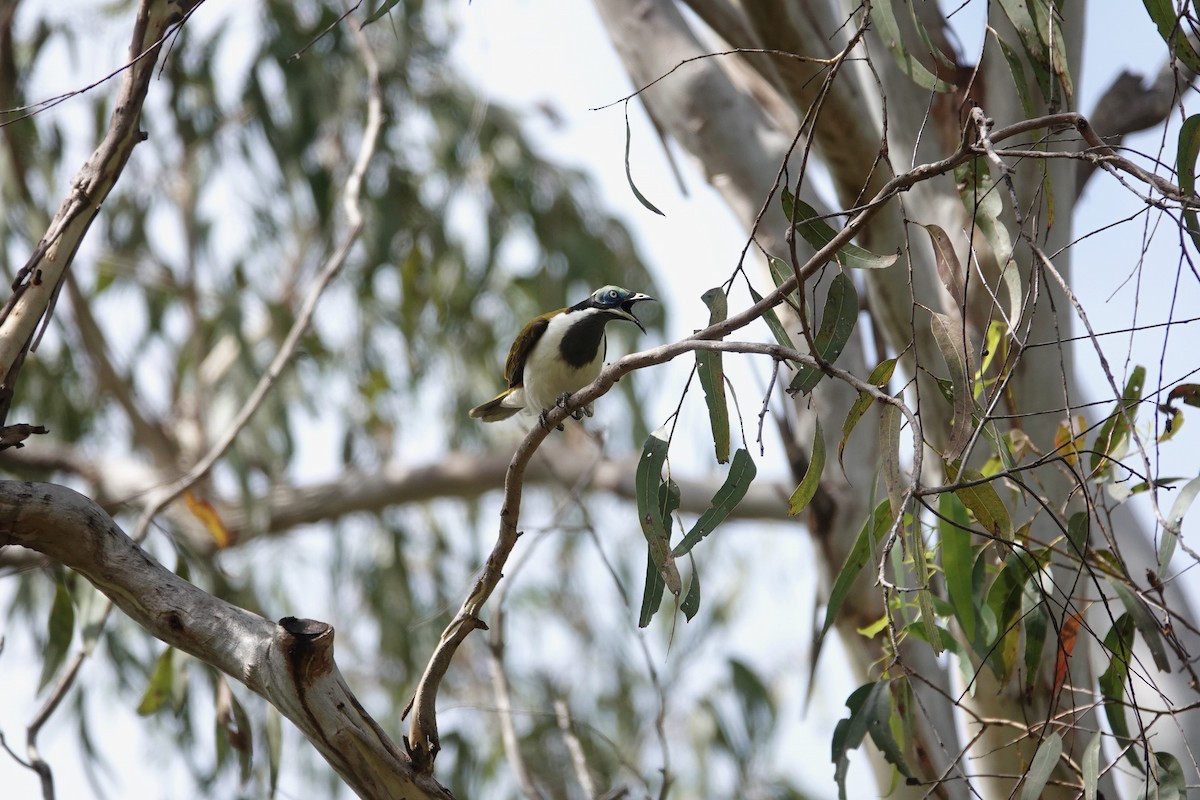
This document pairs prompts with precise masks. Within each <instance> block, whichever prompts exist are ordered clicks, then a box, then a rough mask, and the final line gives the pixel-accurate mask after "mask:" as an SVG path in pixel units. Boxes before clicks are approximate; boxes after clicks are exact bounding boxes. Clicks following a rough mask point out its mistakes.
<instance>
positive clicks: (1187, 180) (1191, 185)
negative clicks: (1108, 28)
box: [1146, 0, 1200, 250]
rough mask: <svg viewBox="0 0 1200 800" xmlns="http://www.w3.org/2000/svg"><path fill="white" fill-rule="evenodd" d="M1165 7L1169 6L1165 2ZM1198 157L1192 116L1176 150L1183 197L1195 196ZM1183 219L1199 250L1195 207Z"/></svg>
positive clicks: (1198, 119)
mask: <svg viewBox="0 0 1200 800" xmlns="http://www.w3.org/2000/svg"><path fill="white" fill-rule="evenodd" d="M1155 1H1157V2H1162V1H1163V0H1146V5H1147V6H1149V5H1150V3H1151V2H1155ZM1167 5H1170V3H1169V2H1167ZM1179 38H1180V39H1181V40H1182V41H1183V42H1184V43H1185V46H1186V47H1187V49H1188V50H1189V51H1190V50H1191V49H1192V48H1191V45H1190V44H1186V42H1187V38H1186V37H1184V36H1180V37H1179ZM1197 156H1200V114H1193V115H1192V116H1190V117H1188V118H1187V119H1185V120H1184V121H1183V125H1181V126H1180V127H1179V145H1178V148H1177V150H1176V156H1175V163H1176V168H1177V173H1176V174H1177V175H1178V177H1179V188H1180V189H1182V190H1183V193H1184V194H1185V195H1189V196H1193V197H1194V196H1195V194H1196V158H1197ZM1183 219H1184V221H1185V222H1186V223H1187V224H1186V225H1184V227H1185V228H1186V229H1187V232H1188V235H1189V236H1191V237H1192V244H1194V245H1195V246H1196V249H1197V250H1200V217H1197V214H1196V207H1195V206H1187V207H1185V208H1184V211H1183Z"/></svg>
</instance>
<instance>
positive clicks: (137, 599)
mask: <svg viewBox="0 0 1200 800" xmlns="http://www.w3.org/2000/svg"><path fill="white" fill-rule="evenodd" d="M0 545H20V546H22V547H28V548H30V549H33V550H37V551H38V552H41V553H44V554H45V555H46V556H48V557H50V558H52V559H54V560H55V561H58V562H59V563H61V564H63V565H64V566H67V567H70V568H71V569H73V570H75V571H76V572H78V573H79V574H80V575H83V576H84V577H85V578H87V579H88V580H89V581H91V582H92V584H94V585H95V586H96V588H97V589H99V590H100V591H101V592H103V593H104V594H105V595H107V596H108V597H109V598H110V599H111V600H112V601H113V602H114V603H115V604H116V605H117V606H118V607H119V608H120V609H121V610H122V611H124V612H125V613H126V614H127V615H128V616H129V617H130V618H131V619H133V621H134V622H136V623H138V624H139V625H141V626H142V627H143V628H144V629H146V631H147V632H149V633H150V634H151V635H153V636H155V637H156V638H158V639H161V640H162V641H164V642H166V643H167V644H168V645H170V646H172V647H175V648H178V649H179V650H182V651H183V652H186V653H189V654H191V655H193V656H195V657H196V658H198V659H200V660H201V661H204V662H205V663H206V664H210V665H212V666H213V667H215V668H217V669H219V670H221V671H222V672H224V673H225V674H227V675H229V676H230V677H233V678H236V679H237V680H239V681H241V682H242V683H243V684H245V686H246V687H247V688H248V689H250V690H251V691H253V692H255V693H256V694H258V695H261V696H262V697H263V698H265V699H266V700H267V701H268V702H269V703H271V704H272V705H274V706H275V707H276V708H278V709H279V711H280V712H281V713H282V714H283V715H284V716H285V717H287V718H288V719H290V720H291V721H292V722H293V723H294V724H295V725H296V727H297V728H299V729H300V731H301V732H302V733H303V734H304V735H305V736H306V737H307V738H308V739H309V741H310V742H312V744H313V746H314V747H316V748H317V750H318V751H319V752H320V753H321V755H322V756H323V757H324V758H325V760H326V761H328V762H329V765H330V766H331V767H333V769H334V770H335V771H336V772H337V773H338V774H339V775H340V776H341V777H342V779H343V780H344V781H346V783H347V785H349V786H350V787H351V788H352V789H353V790H354V791H355V792H357V793H358V794H359V795H360V796H361V797H364V798H372V799H373V798H431V799H436V798H441V799H442V800H449V799H450V798H452V795H451V793H450V791H449V790H448V789H446V788H445V787H443V786H441V785H440V784H439V783H438V782H437V781H435V780H433V778H432V777H431V776H429V775H424V774H420V773H418V772H417V771H415V770H414V768H413V764H412V763H411V762H410V761H409V759H408V758H407V757H406V756H405V755H404V753H403V752H402V751H401V750H400V749H399V748H398V747H397V746H396V745H395V744H394V743H393V742H392V741H391V740H390V739H389V738H388V736H387V734H386V733H384V731H383V729H382V728H380V727H379V725H378V724H377V723H376V722H375V720H374V719H372V718H371V716H370V715H368V714H367V712H366V711H365V710H364V709H363V707H362V705H361V704H360V703H359V702H358V700H357V698H355V696H354V694H353V693H352V692H351V691H350V688H349V686H347V685H346V682H345V680H344V679H343V678H342V675H341V672H340V671H339V670H338V668H337V664H336V663H334V659H333V628H332V627H331V626H329V625H327V624H325V623H323V622H316V621H313V620H301V619H296V618H294V617H285V618H283V619H282V620H280V621H279V623H278V624H274V623H271V622H269V621H268V620H265V619H263V618H262V617H260V616H258V615H256V614H251V613H250V612H248V611H245V610H243V609H241V608H238V607H237V606H234V605H231V604H229V603H226V602H225V601H223V600H220V599H218V598H216V597H213V596H212V595H210V594H208V593H207V592H204V591H202V590H201V589H199V588H197V587H196V586H194V585H192V584H191V583H188V582H187V581H185V580H183V579H182V578H180V577H179V576H177V575H175V574H173V573H172V572H170V571H169V570H167V569H166V568H165V567H163V566H162V565H161V564H159V563H158V562H157V561H156V560H154V559H153V558H152V557H151V556H150V555H149V554H148V553H146V551H145V550H143V549H142V548H141V547H139V546H138V544H137V543H136V542H134V541H133V540H132V539H130V538H129V537H128V536H127V535H126V534H125V533H124V531H122V530H121V529H120V528H119V527H118V526H117V524H116V523H115V522H114V521H113V520H112V518H111V517H109V516H108V514H106V513H105V512H104V510H103V509H101V508H100V507H99V506H98V505H96V504H95V503H94V502H92V501H91V500H90V499H88V498H86V497H84V496H83V495H81V494H79V493H77V492H75V491H73V490H71V489H67V488H65V487H62V486H56V485H54V484H45V483H26V482H17V481H0Z"/></svg>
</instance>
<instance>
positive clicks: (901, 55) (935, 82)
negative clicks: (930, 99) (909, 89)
mask: <svg viewBox="0 0 1200 800" xmlns="http://www.w3.org/2000/svg"><path fill="white" fill-rule="evenodd" d="M892 4H893V0H880V1H879V2H875V3H872V4H871V6H870V8H871V22H872V23H874V25H875V27H876V29H877V30H878V32H879V38H880V39H882V40H883V44H884V46H885V47H887V49H888V52H889V53H891V54H892V58H894V59H895V61H896V64H897V65H898V66H899V67H900V71H901V72H902V73H904V74H905V75H907V76H908V77H909V79H910V80H912V81H913V82H914V83H915V84H917V85H918V86H920V87H921V88H922V89H929V90H931V91H934V92H949V91H952V90H953V89H954V87H953V86H951V85H950V84H948V83H946V82H945V81H944V80H942V79H940V78H938V77H937V76H936V75H934V74H933V73H932V72H930V71H929V69H928V68H926V66H925V65H924V64H922V63H921V62H920V60H919V59H918V58H917V57H916V54H915V53H913V51H912V49H911V48H910V47H908V46H907V45H906V44H905V42H904V39H903V37H902V36H901V35H900V26H899V24H898V23H897V21H896V11H895V9H894V8H893V7H892ZM902 5H903V7H904V8H905V9H909V11H910V17H912V19H913V20H914V21H917V20H916V17H915V16H914V15H912V14H911V4H910V3H903V4H902ZM918 25H919V22H918Z"/></svg>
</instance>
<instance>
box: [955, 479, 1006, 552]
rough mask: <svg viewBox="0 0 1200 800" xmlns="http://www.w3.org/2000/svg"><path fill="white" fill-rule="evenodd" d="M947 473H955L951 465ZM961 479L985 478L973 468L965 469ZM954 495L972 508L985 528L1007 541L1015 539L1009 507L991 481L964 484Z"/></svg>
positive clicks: (966, 480)
mask: <svg viewBox="0 0 1200 800" xmlns="http://www.w3.org/2000/svg"><path fill="white" fill-rule="evenodd" d="M946 473H947V474H952V473H953V471H952V470H951V469H950V467H949V466H947V468H946ZM959 480H961V481H963V482H970V481H979V480H983V475H981V474H979V473H978V472H976V471H975V470H973V469H964V470H963V471H962V474H961V475H960V476H959ZM954 495H955V496H956V497H957V498H958V499H959V500H962V502H963V505H965V506H966V507H967V508H969V509H970V510H971V513H972V514H974V515H975V520H976V522H978V523H979V524H980V525H981V526H982V527H983V528H984V530H986V531H987V532H988V533H990V534H992V535H993V536H995V537H998V538H1000V539H1003V540H1004V541H1006V542H1011V541H1012V540H1013V524H1012V519H1011V518H1010V517H1009V516H1008V509H1007V508H1005V506H1004V501H1003V500H1001V499H1000V495H998V494H996V490H995V489H993V488H992V484H991V483H976V484H975V485H973V486H963V487H960V488H958V489H955V490H954Z"/></svg>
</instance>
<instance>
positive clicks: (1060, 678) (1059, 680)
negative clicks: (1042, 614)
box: [1054, 614, 1083, 696]
mask: <svg viewBox="0 0 1200 800" xmlns="http://www.w3.org/2000/svg"><path fill="white" fill-rule="evenodd" d="M1082 624H1083V619H1082V618H1081V617H1080V616H1079V615H1078V614H1068V615H1067V616H1066V618H1065V619H1064V620H1063V624H1062V626H1061V627H1060V628H1059V632H1058V656H1057V657H1056V658H1055V660H1054V695H1055V696H1058V693H1059V691H1061V690H1062V687H1063V682H1064V681H1065V680H1066V678H1067V664H1068V663H1069V662H1070V660H1071V654H1072V653H1073V652H1075V643H1076V642H1077V641H1078V640H1079V626H1080V625H1082Z"/></svg>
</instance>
